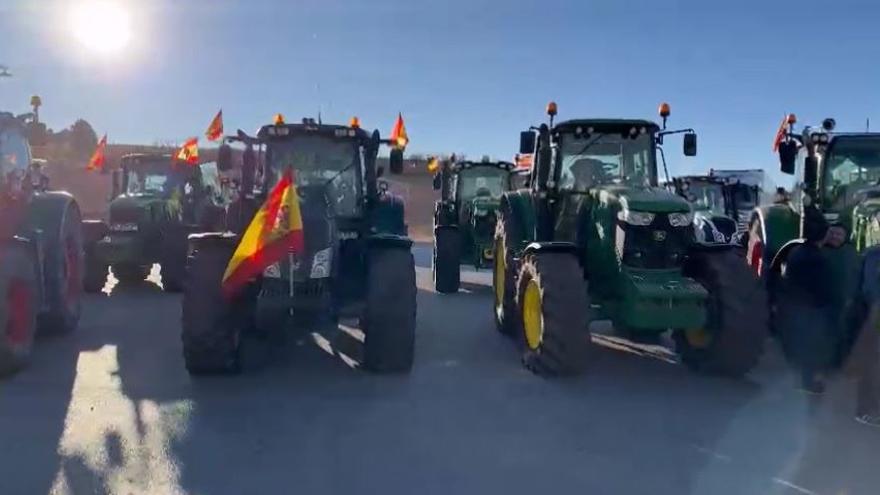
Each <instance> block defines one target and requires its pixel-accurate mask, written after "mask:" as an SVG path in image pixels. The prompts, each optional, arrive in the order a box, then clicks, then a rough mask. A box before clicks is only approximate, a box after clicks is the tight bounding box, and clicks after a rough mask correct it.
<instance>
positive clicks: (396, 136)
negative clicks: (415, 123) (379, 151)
mask: <svg viewBox="0 0 880 495" xmlns="http://www.w3.org/2000/svg"><path fill="white" fill-rule="evenodd" d="M391 143H392V144H393V145H394V146H396V147H398V148H406V145H407V144H409V136H407V134H406V126H405V125H404V124H403V115H401V114H400V113H398V114H397V120H396V121H395V122H394V127H393V128H391Z"/></svg>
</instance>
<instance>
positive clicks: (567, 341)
mask: <svg viewBox="0 0 880 495" xmlns="http://www.w3.org/2000/svg"><path fill="white" fill-rule="evenodd" d="M582 273H583V270H581V267H580V264H579V263H578V261H577V258H575V257H574V256H573V255H571V254H568V253H552V252H548V253H540V252H539V253H532V254H528V255H526V256H525V258H524V260H523V264H522V269H521V270H520V275H519V280H518V282H517V288H518V290H517V297H516V302H517V307H518V308H519V310H520V319H519V321H520V322H521V330H522V331H521V332H520V342H521V345H522V348H523V364H524V365H525V367H526V368H528V369H529V370H531V371H532V372H534V373H535V374H538V375H544V376H557V375H571V374H577V373H580V372H582V371H584V369H585V368H586V366H587V365H588V364H589V362H590V361H591V354H592V345H593V344H592V340H591V338H590V332H589V324H590V301H589V295H588V294H587V287H586V284H585V283H584V280H583V277H582V275H581V274H582Z"/></svg>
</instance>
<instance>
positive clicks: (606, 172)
mask: <svg viewBox="0 0 880 495" xmlns="http://www.w3.org/2000/svg"><path fill="white" fill-rule="evenodd" d="M559 153H560V154H561V156H560V163H561V167H560V173H559V188H560V189H563V190H569V191H574V192H586V191H589V190H590V189H591V188H594V187H598V186H602V185H609V184H624V185H630V186H649V185H651V184H655V183H656V168H657V167H656V164H655V162H654V137H653V136H652V135H651V134H650V133H648V134H639V135H638V136H636V137H635V138H630V137H629V136H623V135H621V134H620V133H609V134H591V135H585V136H579V135H575V134H573V133H571V134H564V135H563V136H561V144H560V147H559Z"/></svg>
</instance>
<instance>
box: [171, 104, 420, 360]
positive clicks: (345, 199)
mask: <svg viewBox="0 0 880 495" xmlns="http://www.w3.org/2000/svg"><path fill="white" fill-rule="evenodd" d="M352 123H353V124H354V125H350V126H341V125H327V124H320V123H317V122H315V120H313V119H303V121H302V123H297V124H287V123H285V122H284V121H283V119H282V118H281V117H280V116H279V117H278V118H276V121H275V122H274V123H273V124H270V125H265V126H262V127H261V128H260V129H259V131H258V132H257V135H256V137H252V136H248V135H247V134H245V133H244V132H242V131H238V135H237V136H235V137H229V138H227V141H233V142H239V143H242V144H243V145H244V146H246V147H247V149H246V150H245V152H244V155H243V166H242V178H241V184H242V186H241V188H240V197H239V198H238V200H235V201H234V202H233V205H232V206H231V208H230V225H233V230H234V231H233V232H227V233H223V234H216V233H204V234H196V235H191V236H190V238H189V252H190V255H189V259H188V269H187V277H186V284H185V287H186V289H185V291H184V297H183V335H182V340H183V354H184V359H185V362H186V367H187V370H188V371H189V372H190V373H191V374H205V373H234V372H239V371H240V370H241V363H242V359H241V353H242V348H243V347H244V346H246V345H248V344H247V343H250V342H255V343H258V344H259V343H260V341H262V343H266V342H273V341H274V339H272V338H271V337H272V335H273V334H278V333H279V332H283V331H287V330H294V331H298V332H300V333H303V332H308V331H315V330H316V329H321V328H324V329H327V328H336V325H337V323H338V322H339V321H340V320H344V321H346V322H349V321H351V320H356V322H355V323H351V324H356V325H358V326H359V327H360V330H361V331H362V332H363V334H364V342H363V356H362V359H361V360H360V362H361V366H362V367H364V368H366V369H368V370H371V371H377V372H408V371H409V370H410V368H411V367H412V364H413V353H414V344H415V325H416V280H415V264H414V261H413V256H412V253H411V247H412V241H411V240H410V239H409V238H408V236H407V227H406V224H405V222H404V205H403V201H402V200H401V199H400V198H398V197H395V196H393V195H391V194H390V193H389V192H388V191H387V185H386V184H384V183H383V182H381V181H379V180H378V178H379V177H380V176H381V174H382V171H383V170H382V169H381V168H378V167H377V166H376V157H377V154H378V151H379V148H380V146H381V145H382V144H389V143H388V141H386V140H382V139H380V137H379V132H378V131H373V132H372V133H368V132H366V131H364V130H363V129H361V128H360V126H359V125H357V123H356V121H355V120H353V121H352ZM228 146H229V144H224V145H223V147H222V148H221V151H220V153H219V155H218V156H219V158H218V164H219V165H220V167H221V169H223V168H228V167H229V165H228V164H226V163H224V162H225V160H226V159H227V157H229V156H231V154H230V153H229V151H228ZM399 157H400V154H393V155H392V159H391V163H390V165H389V166H390V167H397V166H398V165H399V164H396V163H393V162H394V161H395V160H398V159H399ZM289 169H292V170H293V177H294V181H295V186H296V190H297V194H298V196H299V201H300V212H301V215H302V222H303V237H304V250H303V251H302V252H296V253H293V252H291V253H289V255H288V256H286V257H285V258H284V259H282V260H281V261H279V262H277V263H275V264H273V265H271V266H269V267H268V268H267V269H266V270H265V271H264V272H263V273H262V275H261V276H258V277H256V278H254V279H252V280H250V282H249V283H248V285H247V286H246V287H245V288H244V289H243V290H241V291H240V292H238V295H236V296H234V298H233V299H232V300H227V299H226V298H225V297H224V295H223V293H222V291H221V281H222V278H223V275H224V272H225V270H226V268H227V265H228V264H229V261H230V259H231V257H232V254H233V253H234V251H235V249H236V247H237V246H238V244H239V241H240V238H241V235H242V230H245V229H246V227H247V226H248V224H249V223H250V221H251V219H252V218H253V217H254V214H255V212H256V211H257V208H258V206H259V205H260V204H262V203H263V202H264V201H265V199H266V196H267V192H268V191H271V190H272V188H273V187H274V186H275V185H276V184H277V183H278V182H279V180H281V177H282V176H283V174H285V173H286V171H287V170H289ZM255 177H256V180H255ZM243 342H245V344H242V343H243Z"/></svg>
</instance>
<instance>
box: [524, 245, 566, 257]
mask: <svg viewBox="0 0 880 495" xmlns="http://www.w3.org/2000/svg"><path fill="white" fill-rule="evenodd" d="M577 252H578V249H577V244H575V243H573V242H532V243H530V244H529V245H528V246H526V248H525V250H524V251H523V255H527V254H533V253H571V254H573V255H577Z"/></svg>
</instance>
